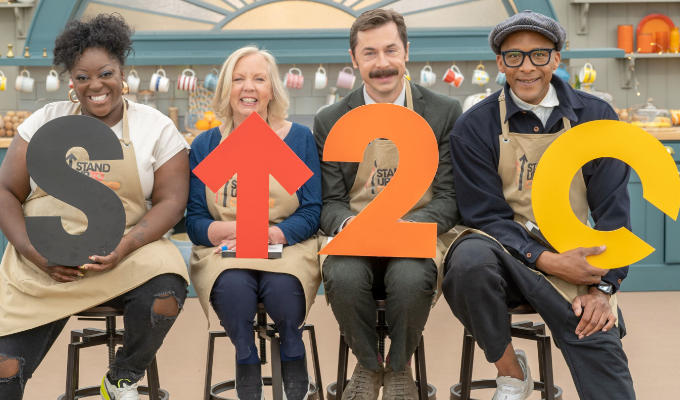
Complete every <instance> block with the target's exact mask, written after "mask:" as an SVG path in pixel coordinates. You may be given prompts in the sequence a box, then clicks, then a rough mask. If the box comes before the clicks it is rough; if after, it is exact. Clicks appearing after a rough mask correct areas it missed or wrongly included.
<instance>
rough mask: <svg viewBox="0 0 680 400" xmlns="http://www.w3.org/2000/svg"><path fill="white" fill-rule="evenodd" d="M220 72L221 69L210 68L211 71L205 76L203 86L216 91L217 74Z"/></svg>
mask: <svg viewBox="0 0 680 400" xmlns="http://www.w3.org/2000/svg"><path fill="white" fill-rule="evenodd" d="M218 74H219V71H218V70H216V69H215V68H213V69H212V70H210V73H209V74H208V75H206V76H205V79H204V80H203V87H205V88H206V89H208V90H210V91H211V92H214V91H215V89H217V79H219V78H218V77H217V75H218Z"/></svg>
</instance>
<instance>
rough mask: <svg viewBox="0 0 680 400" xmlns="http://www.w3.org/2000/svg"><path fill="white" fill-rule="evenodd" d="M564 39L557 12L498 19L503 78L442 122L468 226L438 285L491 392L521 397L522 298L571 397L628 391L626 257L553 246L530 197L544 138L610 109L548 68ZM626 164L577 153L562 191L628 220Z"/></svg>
mask: <svg viewBox="0 0 680 400" xmlns="http://www.w3.org/2000/svg"><path fill="white" fill-rule="evenodd" d="M565 39H566V33H565V31H564V29H563V28H562V26H560V24H559V23H558V22H557V21H555V20H553V19H552V18H549V17H546V16H545V15H542V14H538V13H534V12H531V11H524V12H521V13H518V14H515V15H513V16H512V17H510V18H508V19H507V20H505V21H503V22H501V23H500V24H498V25H497V26H496V27H495V28H494V29H493V30H492V31H491V34H490V35H489V43H490V45H491V48H492V49H493V51H494V52H495V53H496V55H497V56H496V62H497V64H498V68H499V70H500V71H501V72H504V73H505V75H506V78H507V83H506V84H505V87H504V88H503V89H502V90H499V91H498V92H496V93H494V94H492V95H491V96H489V97H487V98H486V99H484V100H482V101H481V102H480V103H478V104H476V105H475V106H473V107H472V108H471V109H470V110H468V111H467V112H466V113H465V114H463V115H462V116H461V118H459V119H458V121H457V122H456V125H455V127H454V128H453V131H452V133H451V156H452V160H453V173H454V179H455V182H456V188H457V189H458V193H459V194H460V195H459V196H458V198H457V201H458V207H459V210H460V213H461V216H462V218H463V223H464V224H465V225H468V226H470V227H473V228H476V229H477V230H476V231H471V230H468V231H467V232H466V233H468V234H466V235H463V236H461V237H460V239H458V240H456V241H455V242H454V245H453V246H452V250H451V251H450V252H449V254H448V256H447V262H446V275H445V277H444V282H443V285H442V287H443V292H444V296H445V297H446V300H447V301H448V303H449V305H450V306H451V309H452V311H453V313H454V314H455V316H456V317H457V318H458V319H459V320H460V321H461V322H462V323H463V325H464V326H465V328H466V329H467V330H468V331H469V332H471V333H472V335H473V336H474V337H475V339H476V341H477V343H478V344H479V346H480V347H481V348H482V349H483V350H484V354H485V355H486V359H487V361H489V362H491V363H494V364H495V366H496V369H497V370H498V377H497V378H496V384H497V385H496V386H497V388H496V394H495V395H494V397H493V399H494V400H524V399H526V398H528V397H529V395H530V394H531V392H532V390H533V384H532V378H531V372H530V370H529V366H528V364H527V359H526V356H525V354H524V352H523V351H522V350H515V349H514V348H513V346H512V342H511V336H510V316H509V314H508V309H512V308H514V307H517V306H519V305H522V304H525V303H529V304H530V305H531V306H532V307H533V308H534V310H536V312H538V313H539V314H540V315H541V317H542V318H543V320H544V321H545V322H546V324H547V325H548V327H549V328H550V331H551V333H552V336H553V339H554V340H555V343H557V346H558V347H559V348H560V350H561V351H562V354H564V358H565V360H566V362H567V364H568V365H569V368H570V371H571V374H572V377H573V378H574V384H575V386H576V390H577V391H578V395H579V398H581V399H590V400H599V399H617V400H624V399H626V400H627V399H634V398H635V393H634V390H633V381H632V378H631V376H630V371H629V369H628V360H627V358H626V354H625V352H624V351H623V348H622V346H621V340H620V339H621V337H623V335H624V333H625V329H624V326H623V320H622V318H621V312H620V310H618V309H617V302H616V295H615V293H616V291H617V290H618V289H619V285H620V284H621V281H622V280H623V279H624V278H625V277H626V275H627V273H628V268H627V267H625V268H619V269H612V270H605V269H600V268H595V267H593V266H592V265H591V264H589V263H588V261H587V259H586V257H587V256H590V255H596V254H600V253H602V252H603V251H605V248H604V246H600V247H591V248H582V247H579V248H575V249H572V250H569V251H566V252H562V253H558V252H556V251H555V250H553V249H552V248H551V247H550V245H549V244H547V243H546V242H545V241H544V240H543V239H542V236H541V234H540V232H539V231H538V228H537V227H536V225H535V219H534V214H533V210H532V207H531V183H532V181H533V171H534V167H535V166H536V163H538V160H539V159H540V158H541V155H542V154H543V152H544V151H545V150H546V149H547V148H548V146H549V145H550V144H551V143H552V142H553V141H554V140H556V139H557V138H558V137H559V136H560V135H562V134H563V133H564V132H565V131H567V130H568V129H569V128H570V127H572V126H575V125H578V124H582V123H584V122H588V121H593V120H600V119H613V120H615V119H617V116H616V113H615V112H614V110H613V109H612V108H611V106H610V105H609V104H607V103H606V102H605V101H603V100H601V99H599V98H596V97H595V96H592V95H590V94H587V93H585V92H581V91H577V90H574V89H572V88H571V87H570V86H569V85H568V84H567V83H565V82H563V81H562V80H561V79H559V78H558V77H556V76H553V72H554V71H555V69H556V68H557V66H558V65H559V64H560V50H561V49H562V46H563V45H564V42H565ZM583 146H588V143H587V142H584V143H583ZM629 174H630V168H629V167H628V166H627V165H626V164H624V163H623V162H621V161H618V160H615V159H611V158H600V159H596V160H593V161H590V162H588V163H587V164H585V165H584V166H583V167H582V168H581V169H580V171H579V172H578V173H577V174H576V176H575V178H574V181H573V183H572V185H571V192H570V199H571V205H572V208H573V210H574V213H575V214H576V216H577V217H579V219H580V220H581V222H583V223H584V224H585V223H587V221H588V214H589V212H590V215H591V216H592V219H593V220H594V222H595V229H598V230H606V231H608V230H614V229H616V228H619V227H622V226H624V227H627V228H628V229H630V204H629V203H630V202H629V198H628V190H627V185H628V176H629Z"/></svg>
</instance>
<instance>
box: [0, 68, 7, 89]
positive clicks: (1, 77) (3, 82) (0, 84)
mask: <svg viewBox="0 0 680 400" xmlns="http://www.w3.org/2000/svg"><path fill="white" fill-rule="evenodd" d="M5 89H7V77H6V76H5V73H4V72H2V71H0V92H4V91H5Z"/></svg>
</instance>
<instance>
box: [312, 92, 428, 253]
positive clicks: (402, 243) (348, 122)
mask: <svg viewBox="0 0 680 400" xmlns="http://www.w3.org/2000/svg"><path fill="white" fill-rule="evenodd" d="M380 138H384V139H390V140H391V141H392V142H394V144H395V145H396V146H397V148H398V149H399V168H398V169H397V172H396V173H395V174H394V176H393V177H392V179H391V180H390V182H389V184H388V185H387V186H386V187H385V188H384V189H383V190H382V192H380V193H379V194H378V195H377V197H376V198H375V199H374V200H373V201H372V202H370V203H369V204H368V205H367V206H366V208H364V209H363V210H362V211H361V213H359V215H357V216H356V218H354V219H353V220H352V223H351V224H347V225H346V226H345V227H344V228H343V230H342V231H341V232H340V233H339V234H338V235H337V236H336V237H335V238H334V239H333V240H331V241H330V243H328V245H326V247H324V248H323V249H322V250H321V251H320V253H321V254H335V255H354V256H375V257H422V258H429V257H434V256H435V255H436V251H437V225H436V224H434V223H414V222H403V221H401V222H400V221H399V219H400V218H402V217H403V216H404V215H405V214H406V213H407V212H408V211H409V210H410V209H411V207H413V205H414V204H416V203H417V202H418V200H420V198H421V197H422V196H423V193H425V191H426V190H427V189H428V187H429V186H430V183H431V182H432V179H433V178H434V175H435V173H436V172H437V165H438V161H439V157H438V154H439V149H438V147H437V140H436V138H435V135H434V132H432V128H430V126H429V125H428V124H427V121H425V119H424V118H423V117H421V116H420V115H418V114H417V113H415V112H414V111H411V110H409V109H408V108H405V107H401V106H397V105H394V104H371V105H366V106H361V107H359V108H355V109H353V110H352V111H350V112H348V113H347V114H345V115H344V116H343V117H342V118H340V119H339V120H338V121H337V122H336V123H335V125H334V126H333V129H331V132H330V133H329V134H328V138H327V139H326V144H325V146H324V150H323V159H324V160H326V161H361V159H362V155H363V153H364V149H365V148H366V145H367V144H369V143H370V142H371V141H373V140H376V139H380Z"/></svg>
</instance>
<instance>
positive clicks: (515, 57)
mask: <svg viewBox="0 0 680 400" xmlns="http://www.w3.org/2000/svg"><path fill="white" fill-rule="evenodd" d="M553 50H555V49H554V48H553V49H533V50H530V51H522V50H506V51H501V55H502V56H503V63H504V64H505V66H506V67H508V68H518V67H519V66H521V65H522V64H523V63H524V58H525V57H526V56H529V60H530V61H531V63H532V64H534V66H536V67H542V66H544V65H547V64H548V63H549V62H550V56H551V54H552V52H553Z"/></svg>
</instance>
